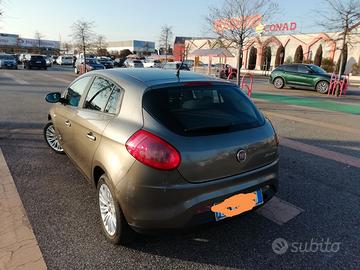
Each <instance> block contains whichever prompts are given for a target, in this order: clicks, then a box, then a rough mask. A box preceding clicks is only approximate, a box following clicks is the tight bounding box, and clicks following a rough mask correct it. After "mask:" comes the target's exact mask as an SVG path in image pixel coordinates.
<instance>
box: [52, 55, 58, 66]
mask: <svg viewBox="0 0 360 270" xmlns="http://www.w3.org/2000/svg"><path fill="white" fill-rule="evenodd" d="M51 57H52V59H53V62H52V64H54V65H56V64H57V62H56V60H57V59H58V57H59V56H57V55H52V56H51Z"/></svg>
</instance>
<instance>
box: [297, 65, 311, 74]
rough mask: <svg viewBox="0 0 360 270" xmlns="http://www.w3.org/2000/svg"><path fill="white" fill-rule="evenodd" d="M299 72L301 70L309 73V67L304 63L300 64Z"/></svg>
mask: <svg viewBox="0 0 360 270" xmlns="http://www.w3.org/2000/svg"><path fill="white" fill-rule="evenodd" d="M298 72H300V73H308V72H309V69H308V68H307V67H306V66H304V65H298Z"/></svg>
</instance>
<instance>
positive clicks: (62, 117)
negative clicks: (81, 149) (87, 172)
mask: <svg viewBox="0 0 360 270" xmlns="http://www.w3.org/2000/svg"><path fill="white" fill-rule="evenodd" d="M90 81H91V77H90V76H86V77H82V78H80V79H78V80H76V81H74V82H73V83H72V84H71V85H70V86H69V87H68V88H67V89H66V91H65V92H64V94H63V98H65V99H66V100H67V104H66V105H64V104H60V103H59V104H57V105H56V107H55V113H54V115H53V116H52V121H53V122H54V126H55V129H56V131H57V132H58V134H59V140H60V143H61V147H62V148H63V149H64V150H65V152H66V153H67V154H68V155H69V156H70V158H72V157H73V149H72V147H71V142H72V140H73V126H72V119H73V117H74V115H75V112H76V110H77V109H78V105H79V103H80V100H81V98H82V96H83V93H85V92H86V90H87V87H88V85H89V82H90Z"/></svg>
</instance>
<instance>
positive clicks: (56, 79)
mask: <svg viewBox="0 0 360 270" xmlns="http://www.w3.org/2000/svg"><path fill="white" fill-rule="evenodd" d="M39 74H41V76H42V77H46V78H49V79H52V80H55V81H58V82H62V83H65V84H69V83H70V82H71V81H72V79H70V80H67V79H63V78H58V77H56V76H52V75H49V74H47V73H39Z"/></svg>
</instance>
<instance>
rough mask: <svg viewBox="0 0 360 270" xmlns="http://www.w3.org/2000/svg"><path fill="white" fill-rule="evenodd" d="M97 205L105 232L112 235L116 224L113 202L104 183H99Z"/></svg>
mask: <svg viewBox="0 0 360 270" xmlns="http://www.w3.org/2000/svg"><path fill="white" fill-rule="evenodd" d="M99 207H100V215H101V220H102V222H103V225H104V228H105V230H106V232H107V233H108V234H109V235H110V236H114V234H115V232H116V226H117V222H116V208H115V202H114V199H113V197H112V195H111V192H110V189H109V188H108V186H107V185H106V184H105V183H104V184H101V186H100V188H99Z"/></svg>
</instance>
